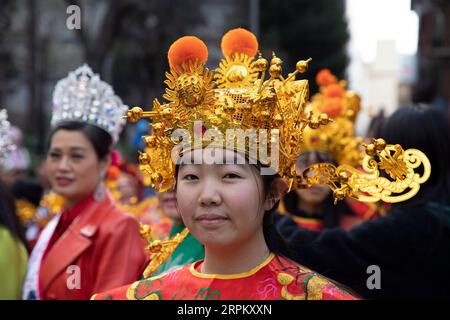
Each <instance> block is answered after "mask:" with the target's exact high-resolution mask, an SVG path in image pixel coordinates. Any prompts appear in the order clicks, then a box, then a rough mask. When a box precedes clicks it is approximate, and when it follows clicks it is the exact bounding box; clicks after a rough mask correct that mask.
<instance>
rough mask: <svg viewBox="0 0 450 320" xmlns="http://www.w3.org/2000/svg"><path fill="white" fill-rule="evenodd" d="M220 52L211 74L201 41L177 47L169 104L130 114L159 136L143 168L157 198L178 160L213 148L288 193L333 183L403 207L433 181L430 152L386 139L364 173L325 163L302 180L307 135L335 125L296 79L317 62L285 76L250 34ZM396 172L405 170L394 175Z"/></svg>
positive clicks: (233, 37)
mask: <svg viewBox="0 0 450 320" xmlns="http://www.w3.org/2000/svg"><path fill="white" fill-rule="evenodd" d="M221 47H222V52H223V54H224V58H223V59H222V61H221V62H220V64H219V67H218V68H217V69H216V70H214V71H213V72H212V71H210V70H208V69H207V68H206V67H205V66H204V64H205V62H206V60H207V57H208V50H207V47H206V45H205V44H204V43H203V42H202V41H201V40H200V39H198V38H196V37H192V36H187V37H182V38H180V39H178V40H177V41H175V42H174V43H173V44H172V46H171V47H170V49H169V52H168V59H169V64H170V72H166V77H167V80H166V81H165V84H166V85H167V89H166V94H164V96H163V98H164V99H165V100H166V102H165V103H160V102H159V101H158V100H157V99H155V100H154V102H153V110H152V111H143V110H142V109H141V108H139V107H134V108H132V109H131V110H129V111H128V113H127V116H126V118H127V119H128V120H129V121H132V122H135V121H138V120H139V119H141V118H148V119H150V120H151V131H152V134H151V135H149V136H144V141H145V143H146V146H147V148H146V150H145V151H144V152H141V153H140V155H139V162H140V170H142V171H143V172H144V173H146V174H148V175H149V176H150V181H151V185H152V186H153V187H154V188H155V189H156V190H157V191H166V190H169V189H171V188H173V186H174V179H175V174H174V173H175V165H176V158H177V157H179V156H180V155H183V154H184V153H185V151H186V150H193V149H197V148H204V147H206V146H213V147H220V148H226V149H231V150H235V151H239V152H242V153H244V154H245V155H246V156H247V157H248V158H249V159H255V160H257V161H259V162H260V163H261V164H262V165H263V166H269V167H270V168H272V169H274V171H275V172H277V173H278V174H279V175H280V176H281V177H283V178H284V179H286V181H287V182H288V185H289V189H295V188H307V187H310V186H312V185H313V184H326V185H328V186H329V187H330V188H331V189H332V190H333V191H334V196H335V198H336V199H343V198H344V197H346V196H348V197H352V198H355V199H359V200H363V201H377V200H380V199H383V200H385V201H387V202H395V201H402V200H404V199H406V198H408V197H412V196H413V195H414V194H415V193H417V191H418V188H419V185H420V183H423V182H424V181H426V180H427V179H428V176H429V162H428V159H427V158H426V156H425V155H424V154H423V153H421V152H420V151H418V150H415V149H410V150H407V151H403V149H401V147H400V146H398V147H399V148H400V149H401V151H400V149H398V148H397V146H390V145H386V143H384V142H383V141H381V140H377V142H376V143H375V144H370V145H368V146H366V148H367V155H366V157H365V158H364V160H363V168H364V170H366V172H365V173H363V172H360V171H358V170H356V169H354V168H353V167H352V166H348V165H347V166H345V167H342V166H339V167H337V168H336V167H335V166H332V165H331V164H320V165H315V166H313V167H312V168H308V169H306V170H305V171H304V172H303V173H301V174H298V173H297V172H296V160H297V158H298V156H299V155H300V154H301V153H302V151H303V150H304V148H305V146H304V144H303V136H304V131H305V129H306V128H307V127H309V128H311V129H317V128H319V127H321V126H324V125H327V124H328V123H329V122H330V121H331V120H330V117H329V116H328V115H327V114H326V113H315V112H313V111H312V110H311V111H308V110H306V104H307V102H308V95H309V89H308V82H307V80H296V76H297V75H298V74H301V73H303V72H305V71H306V70H307V69H308V63H309V62H310V61H311V59H307V60H301V61H298V62H297V64H296V70H295V71H294V72H292V73H290V74H288V76H287V77H284V76H283V75H282V61H281V59H280V58H278V57H277V56H276V55H275V54H274V53H273V54H272V59H271V61H270V63H269V62H268V61H267V60H266V59H264V58H263V57H262V56H261V55H260V54H259V56H258V58H257V59H255V58H254V56H255V55H256V53H257V51H258V42H257V40H256V37H255V36H254V35H253V34H252V33H250V32H249V31H247V30H244V29H234V30H231V31H229V32H228V33H227V34H225V35H224V37H223V38H222V43H221ZM266 73H268V76H267V79H266ZM355 101H356V100H355ZM356 112H357V111H356V110H355V113H356ZM355 115H356V114H354V116H355ZM231 130H233V131H231ZM230 131H231V133H230ZM229 133H230V134H229ZM411 150H412V151H411ZM393 152H394V153H395V155H392V153H393ZM398 152H400V153H398ZM364 163H365V164H367V165H366V166H364ZM382 163H383V164H382ZM274 164H275V165H274ZM420 164H423V165H424V167H425V170H424V174H423V175H422V176H421V177H419V175H418V174H417V173H415V172H414V169H415V168H417V167H418V166H419V165H420ZM383 165H384V167H383ZM396 166H397V167H398V166H401V167H405V168H406V169H405V170H406V171H405V170H402V172H401V174H394V173H393V172H394V171H395V170H394V169H393V167H396ZM378 169H383V170H385V171H387V172H388V173H389V172H390V173H393V176H392V175H391V177H392V179H394V180H395V181H390V180H387V178H384V177H381V176H380V171H379V170H378ZM272 172H273V171H272ZM393 193H399V194H400V195H399V197H397V196H396V195H395V196H394V195H393Z"/></svg>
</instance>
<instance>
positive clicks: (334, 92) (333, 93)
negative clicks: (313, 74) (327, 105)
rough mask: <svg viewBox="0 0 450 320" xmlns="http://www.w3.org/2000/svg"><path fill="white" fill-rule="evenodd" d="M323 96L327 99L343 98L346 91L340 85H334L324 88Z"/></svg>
mask: <svg viewBox="0 0 450 320" xmlns="http://www.w3.org/2000/svg"><path fill="white" fill-rule="evenodd" d="M323 95H324V96H325V97H326V98H343V97H344V95H345V90H344V88H342V86H341V85H339V84H338V83H332V84H330V85H328V86H326V87H325V88H323Z"/></svg>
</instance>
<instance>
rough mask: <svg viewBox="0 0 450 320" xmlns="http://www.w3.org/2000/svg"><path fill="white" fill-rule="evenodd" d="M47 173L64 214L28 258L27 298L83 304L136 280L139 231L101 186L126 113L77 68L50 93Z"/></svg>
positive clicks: (84, 69)
mask: <svg viewBox="0 0 450 320" xmlns="http://www.w3.org/2000/svg"><path fill="white" fill-rule="evenodd" d="M53 102H54V111H53V117H52V127H53V128H52V131H51V133H50V139H49V150H48V156H47V169H48V174H49V179H50V181H51V186H52V190H53V191H54V192H56V193H58V194H60V195H62V196H63V197H64V198H65V203H64V208H63V210H62V212H61V213H60V214H58V215H56V216H55V217H54V218H53V219H52V220H51V221H50V222H49V223H48V224H47V226H46V227H45V229H44V230H43V231H42V233H41V235H40V237H39V239H38V242H37V244H36V246H35V248H34V250H33V252H32V255H31V257H30V262H29V266H28V274H27V277H26V281H25V284H24V290H23V298H24V299H88V298H89V297H90V296H91V295H92V294H93V293H95V292H98V291H99V290H105V289H109V288H114V287H117V286H119V285H123V284H126V283H129V282H130V281H133V280H136V279H138V278H139V276H140V274H141V272H142V270H143V267H144V263H145V254H144V244H143V242H142V241H141V239H140V235H139V224H138V222H137V221H136V220H135V219H134V218H133V217H132V216H131V215H128V214H126V213H124V212H122V211H120V210H119V209H118V208H117V207H116V206H115V203H114V201H113V200H112V198H111V196H110V194H109V193H108V192H107V191H106V189H105V187H104V186H103V179H104V176H105V173H106V170H107V168H108V165H109V162H110V159H111V147H112V145H113V143H115V142H116V141H117V138H118V135H119V133H120V130H121V128H122V127H123V123H122V122H121V121H120V120H117V119H121V115H123V114H124V113H125V112H126V110H127V107H126V106H125V105H123V104H122V102H121V100H120V98H119V97H117V96H115V95H114V93H113V91H112V88H111V87H110V86H109V85H108V84H106V83H104V82H103V81H101V80H100V79H99V78H98V76H97V75H95V74H93V73H92V70H91V69H90V68H89V67H88V66H86V65H85V66H82V67H80V68H78V69H77V70H76V71H75V72H72V73H70V74H69V77H68V78H66V79H63V80H62V81H60V82H59V83H58V84H57V86H56V89H55V92H54V96H53Z"/></svg>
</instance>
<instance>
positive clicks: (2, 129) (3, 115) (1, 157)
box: [0, 109, 16, 166]
mask: <svg viewBox="0 0 450 320" xmlns="http://www.w3.org/2000/svg"><path fill="white" fill-rule="evenodd" d="M10 130H11V124H10V123H9V121H8V113H7V112H6V110H5V109H2V110H0V166H2V165H3V163H4V161H5V160H6V159H7V158H8V156H9V154H10V153H11V151H13V150H14V149H15V148H16V146H15V145H14V143H13V142H12V140H11V135H10Z"/></svg>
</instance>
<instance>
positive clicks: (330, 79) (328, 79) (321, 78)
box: [316, 69, 337, 87]
mask: <svg viewBox="0 0 450 320" xmlns="http://www.w3.org/2000/svg"><path fill="white" fill-rule="evenodd" d="M336 82H337V79H336V77H335V76H334V75H333V74H332V73H331V71H330V69H322V70H320V71H319V72H318V73H317V75H316V83H317V84H318V85H319V86H320V87H323V86H328V85H330V84H332V83H336Z"/></svg>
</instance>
